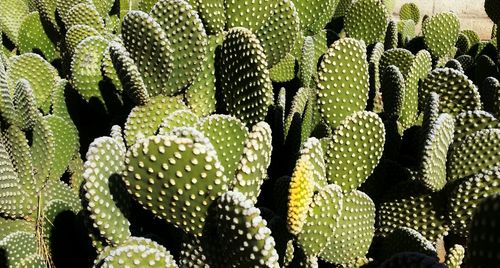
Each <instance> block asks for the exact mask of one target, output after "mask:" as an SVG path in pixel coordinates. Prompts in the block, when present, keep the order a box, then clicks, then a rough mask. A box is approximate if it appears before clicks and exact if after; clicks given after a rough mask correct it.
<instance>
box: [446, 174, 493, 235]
mask: <svg viewBox="0 0 500 268" xmlns="http://www.w3.org/2000/svg"><path fill="white" fill-rule="evenodd" d="M499 179H500V167H498V166H497V167H494V168H493V169H490V170H487V171H483V172H481V173H478V174H475V175H472V176H470V177H467V178H463V179H461V180H459V181H457V183H456V184H455V185H454V186H453V188H452V189H451V190H450V193H449V194H448V198H449V199H448V209H447V211H448V215H447V220H448V221H449V222H450V227H451V231H452V232H453V233H454V234H457V235H460V236H461V237H467V236H468V234H469V228H470V222H471V217H472V214H473V211H474V209H475V208H476V207H477V206H478V204H479V203H480V202H481V200H482V199H483V198H485V197H487V196H490V195H493V194H495V193H499V192H500V187H499V186H498V184H497V181H498V180H499Z"/></svg>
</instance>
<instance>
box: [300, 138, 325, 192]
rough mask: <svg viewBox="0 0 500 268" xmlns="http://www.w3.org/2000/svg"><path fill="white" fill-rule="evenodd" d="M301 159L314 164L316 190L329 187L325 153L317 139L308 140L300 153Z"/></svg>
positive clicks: (313, 177) (313, 172) (313, 175)
mask: <svg viewBox="0 0 500 268" xmlns="http://www.w3.org/2000/svg"><path fill="white" fill-rule="evenodd" d="M299 154H300V159H304V160H305V161H309V162H311V163H312V168H313V170H312V177H311V179H312V182H313V184H314V187H315V189H316V190H320V189H322V188H323V187H326V186H327V184H328V183H327V181H326V165H325V159H324V152H323V149H322V148H321V143H320V141H319V140H318V139H317V138H314V137H311V138H308V139H307V140H306V141H305V142H304V145H303V146H302V149H301V150H300V152H299Z"/></svg>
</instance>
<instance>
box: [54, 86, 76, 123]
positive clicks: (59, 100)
mask: <svg viewBox="0 0 500 268" xmlns="http://www.w3.org/2000/svg"><path fill="white" fill-rule="evenodd" d="M67 85H68V81H67V80H66V79H60V80H59V81H58V82H57V84H56V87H55V88H54V90H53V92H52V114H53V115H56V116H59V117H61V118H63V119H64V120H66V121H67V122H68V123H70V122H73V121H72V119H71V115H70V114H69V111H68V106H67V104H66V86H67ZM70 124H72V123H70Z"/></svg>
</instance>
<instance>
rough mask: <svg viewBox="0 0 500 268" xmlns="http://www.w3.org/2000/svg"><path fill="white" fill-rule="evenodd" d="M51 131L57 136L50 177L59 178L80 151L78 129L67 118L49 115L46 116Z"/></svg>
mask: <svg viewBox="0 0 500 268" xmlns="http://www.w3.org/2000/svg"><path fill="white" fill-rule="evenodd" d="M45 120H46V121H47V124H48V125H49V128H50V131H51V132H52V134H53V135H54V137H56V139H54V162H53V166H52V168H51V170H50V177H51V178H54V179H59V178H60V177H61V176H62V175H63V174H64V172H65V171H66V168H67V167H68V164H69V161H71V158H72V157H73V155H74V154H75V153H76V152H77V151H78V147H79V142H78V131H77V130H76V128H75V126H74V125H73V124H72V123H70V122H71V121H70V122H68V121H66V120H65V119H63V118H61V117H59V116H56V115H49V116H47V117H45Z"/></svg>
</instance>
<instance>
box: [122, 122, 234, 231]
mask: <svg viewBox="0 0 500 268" xmlns="http://www.w3.org/2000/svg"><path fill="white" fill-rule="evenodd" d="M177 132H179V133H178V134H179V135H178V136H174V135H163V136H152V137H149V138H145V139H141V140H139V141H138V142H137V143H136V144H134V145H133V146H132V147H131V148H130V149H129V151H128V152H127V156H126V160H125V163H126V166H127V168H126V172H125V174H124V179H125V183H126V185H127V188H128V190H129V192H130V193H131V194H132V195H133V196H134V197H135V199H137V200H138V201H139V203H140V204H142V205H143V206H144V207H145V208H147V209H149V210H150V211H151V212H153V214H155V215H156V216H158V217H160V218H162V219H165V220H166V221H167V222H170V223H172V224H174V225H175V226H178V227H181V228H183V230H185V231H186V232H188V233H191V234H193V235H197V236H199V235H201V232H202V229H203V226H204V224H205V217H206V213H207V209H208V207H209V206H210V204H211V203H212V201H213V200H215V199H216V198H217V197H219V196H220V195H221V194H222V193H223V192H224V191H226V190H227V183H228V179H227V178H226V177H225V176H224V174H223V171H224V168H223V167H222V166H221V164H220V162H219V160H218V158H217V153H216V151H215V149H214V148H213V146H212V145H211V144H210V142H209V141H208V139H207V138H205V137H204V136H203V135H202V134H201V133H200V132H198V131H197V130H195V129H193V128H185V129H180V130H179V131H177ZM155 184H158V185H155Z"/></svg>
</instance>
